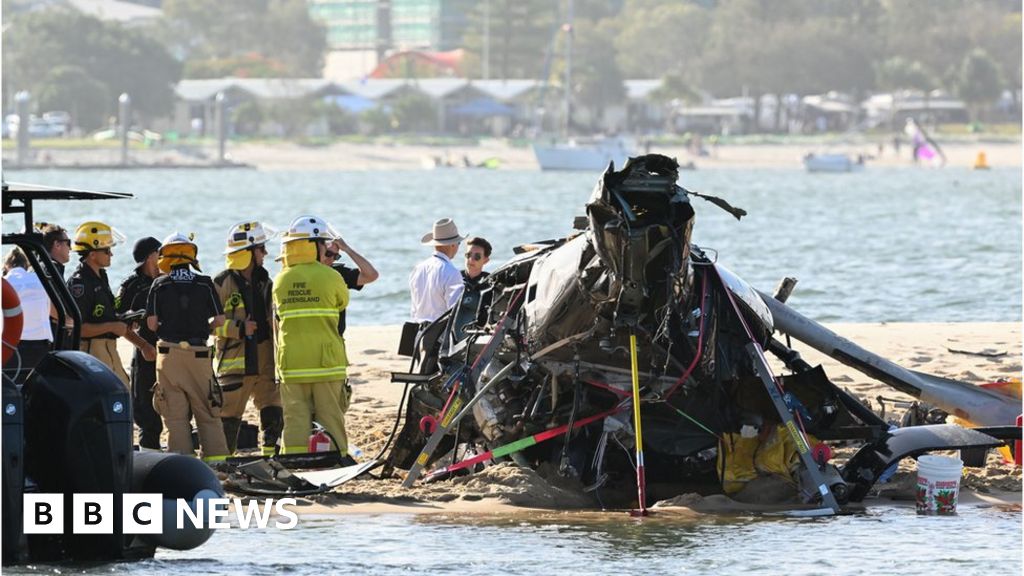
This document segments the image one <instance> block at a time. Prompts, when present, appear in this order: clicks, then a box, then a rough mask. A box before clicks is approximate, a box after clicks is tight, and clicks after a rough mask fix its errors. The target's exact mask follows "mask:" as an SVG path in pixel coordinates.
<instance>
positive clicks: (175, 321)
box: [146, 265, 224, 345]
mask: <svg viewBox="0 0 1024 576" xmlns="http://www.w3.org/2000/svg"><path fill="white" fill-rule="evenodd" d="M146 312H147V313H148V314H149V315H150V316H154V315H155V316H156V317H157V318H158V319H159V320H160V326H159V327H158V328H157V329H156V335H157V337H158V338H160V339H161V340H166V341H168V342H181V341H183V340H187V341H189V342H190V343H192V344H196V345H205V344H206V339H207V338H208V337H209V335H210V324H209V321H210V318H213V317H214V316H220V315H221V314H223V313H224V309H223V308H222V307H221V305H220V300H219V299H217V291H216V290H215V289H214V287H213V281H212V280H210V277H209V276H203V275H202V274H196V273H195V272H193V271H191V270H189V268H188V266H187V265H182V266H179V267H177V268H174V269H172V270H171V273H170V274H164V275H163V276H161V277H159V278H157V279H156V280H154V281H153V287H152V288H150V290H149V299H148V300H147V301H146Z"/></svg>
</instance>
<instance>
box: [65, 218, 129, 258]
mask: <svg viewBox="0 0 1024 576" xmlns="http://www.w3.org/2000/svg"><path fill="white" fill-rule="evenodd" d="M125 240H126V238H125V236H124V234H121V233H120V232H118V231H117V229H116V228H114V227H112V226H110V225H108V224H104V223H103V222H97V221H90V222H85V223H84V224H82V225H80V226H79V227H78V229H77V230H75V240H74V251H75V252H89V251H92V250H103V249H104V248H112V247H114V246H117V245H118V244H120V243H122V242H124V241H125Z"/></svg>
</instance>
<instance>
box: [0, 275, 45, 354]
mask: <svg viewBox="0 0 1024 576" xmlns="http://www.w3.org/2000/svg"><path fill="white" fill-rule="evenodd" d="M5 278H7V281H8V282H10V283H11V287H12V288H14V291H15V292H17V293H18V299H19V300H21V311H22V313H23V314H24V315H25V317H24V320H25V325H24V328H22V330H21V339H22V340H53V333H52V331H51V329H50V297H49V296H47V295H46V290H45V289H44V288H43V283H42V282H40V281H39V277H38V276H36V273H35V272H32V271H29V270H25V269H24V268H12V269H11V271H10V272H8V273H7V276H5Z"/></svg>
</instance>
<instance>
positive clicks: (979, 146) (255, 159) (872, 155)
mask: <svg viewBox="0 0 1024 576" xmlns="http://www.w3.org/2000/svg"><path fill="white" fill-rule="evenodd" d="M650 151H651V152H656V153H659V154H665V155H667V156H672V157H674V158H676V159H678V160H679V162H680V163H684V164H685V163H686V162H690V161H692V162H693V163H694V165H695V166H696V167H697V169H698V170H699V169H714V168H802V164H801V161H802V159H803V157H804V155H806V154H807V153H809V152H823V151H827V152H831V153H841V154H850V155H851V156H857V155H858V154H863V155H864V156H865V157H866V158H868V161H867V162H868V166H913V165H914V164H913V162H912V159H911V151H910V149H909V148H908V147H907V146H903V147H901V149H900V153H899V154H895V153H894V152H893V150H892V148H891V147H888V146H887V147H886V148H885V149H884V151H883V153H882V154H881V155H880V156H879V155H878V149H877V146H876V145H875V144H870V143H863V144H845V143H837V144H835V145H828V146H821V145H814V144H807V145H805V144H764V145H755V144H750V145H748V144H738V145H723V146H718V147H712V148H709V149H708V151H709V153H710V155H708V156H695V155H693V154H691V153H690V152H689V151H688V150H687V149H686V148H685V147H681V146H668V147H661V146H657V145H655V146H652V147H651V150H650ZM943 151H945V153H946V157H947V166H962V167H970V166H973V165H974V161H975V158H976V156H977V154H978V152H980V151H984V152H985V154H986V157H987V158H988V163H989V165H990V166H992V167H1007V166H1020V165H1021V145H1020V143H1019V142H1016V143H982V142H978V143H950V144H946V145H944V146H943ZM230 152H231V158H232V159H233V160H235V161H236V162H243V163H245V164H250V165H252V166H255V167H257V168H259V169H260V170H382V169H392V170H413V169H417V168H422V167H423V162H424V160H426V159H429V158H431V157H440V158H451V159H452V160H453V161H458V160H460V159H462V158H463V157H466V158H468V159H469V160H470V162H472V163H478V162H482V161H483V160H486V159H487V158H498V159H499V160H500V162H501V169H508V170H535V169H537V161H536V159H535V158H534V155H533V150H532V149H531V148H529V147H512V146H509V145H507V144H506V143H505V142H504V141H502V140H482V141H481V142H480V144H479V145H478V146H449V147H440V146H416V145H402V146H386V145H381V144H373V145H368V144H350V143H337V144H332V145H330V146H325V147H319V148H311V147H306V146H300V145H298V144H285V143H282V144H276V145H272V146H269V145H265V144H244V143H243V144H237V145H233V146H231V148H230Z"/></svg>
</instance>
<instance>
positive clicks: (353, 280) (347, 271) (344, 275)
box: [331, 264, 363, 336]
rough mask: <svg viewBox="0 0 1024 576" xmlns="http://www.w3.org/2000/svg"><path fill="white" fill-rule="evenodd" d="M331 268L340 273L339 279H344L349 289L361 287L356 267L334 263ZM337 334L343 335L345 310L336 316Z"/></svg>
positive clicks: (360, 288) (359, 288)
mask: <svg viewBox="0 0 1024 576" xmlns="http://www.w3.org/2000/svg"><path fill="white" fill-rule="evenodd" d="M331 268H334V269H335V270H336V271H337V272H338V274H341V279H342V280H344V281H345V285H346V286H348V289H349V290H362V289H363V285H362V284H360V283H359V269H358V268H352V267H351V266H346V265H344V264H335V265H333V266H331ZM346 308H347V307H346ZM338 334H340V335H342V336H344V335H345V310H342V311H341V315H340V316H338Z"/></svg>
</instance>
